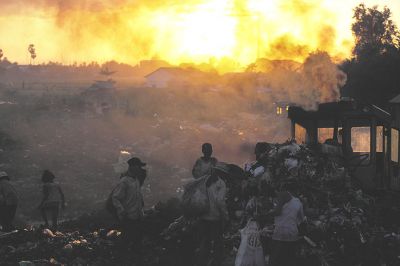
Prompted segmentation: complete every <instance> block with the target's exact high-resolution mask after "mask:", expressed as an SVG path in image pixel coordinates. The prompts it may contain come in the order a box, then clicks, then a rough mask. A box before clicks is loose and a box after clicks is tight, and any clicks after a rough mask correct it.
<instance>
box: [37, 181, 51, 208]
mask: <svg viewBox="0 0 400 266" xmlns="http://www.w3.org/2000/svg"><path fill="white" fill-rule="evenodd" d="M48 198H49V189H48V187H47V186H43V199H42V201H41V202H40V205H39V208H41V207H42V206H43V203H44V202H45V201H46V200H47V199H48Z"/></svg>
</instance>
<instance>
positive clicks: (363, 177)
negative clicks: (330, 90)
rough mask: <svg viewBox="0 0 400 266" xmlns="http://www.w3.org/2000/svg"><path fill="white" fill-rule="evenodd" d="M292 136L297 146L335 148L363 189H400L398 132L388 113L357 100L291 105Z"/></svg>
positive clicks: (392, 118)
mask: <svg viewBox="0 0 400 266" xmlns="http://www.w3.org/2000/svg"><path fill="white" fill-rule="evenodd" d="M288 117H289V119H290V120H291V124H292V126H291V135H292V138H293V139H295V140H296V141H297V143H305V144H311V145H312V144H318V143H321V144H325V145H328V146H333V147H336V148H337V150H339V151H340V154H341V156H342V158H343V160H344V162H345V165H346V166H347V167H348V169H351V175H352V177H353V178H354V179H355V180H356V181H357V183H358V184H360V185H361V186H362V188H364V189H371V190H372V189H389V188H390V189H396V190H397V189H399V188H400V186H399V185H400V182H399V174H400V172H399V130H398V128H396V127H395V123H394V121H395V119H394V117H393V116H392V114H390V113H389V112H387V111H385V110H383V109H381V108H379V107H378V106H375V105H368V104H359V103H357V102H355V101H340V102H331V103H324V104H319V105H318V107H317V109H316V110H305V109H303V108H301V107H297V106H291V107H289V110H288Z"/></svg>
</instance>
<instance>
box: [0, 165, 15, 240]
mask: <svg viewBox="0 0 400 266" xmlns="http://www.w3.org/2000/svg"><path fill="white" fill-rule="evenodd" d="M17 205H18V195H17V192H16V190H15V189H14V187H13V186H12V185H11V183H10V178H9V176H8V174H7V173H6V172H3V171H1V172H0V225H1V230H2V231H3V232H10V231H12V230H13V229H14V228H13V225H12V221H13V220H14V217H15V213H16V211H17Z"/></svg>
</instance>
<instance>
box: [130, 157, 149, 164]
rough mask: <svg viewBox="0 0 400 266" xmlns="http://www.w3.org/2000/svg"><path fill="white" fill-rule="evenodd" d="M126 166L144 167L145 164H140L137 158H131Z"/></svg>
mask: <svg viewBox="0 0 400 266" xmlns="http://www.w3.org/2000/svg"><path fill="white" fill-rule="evenodd" d="M128 165H129V166H136V165H137V166H146V163H144V162H142V161H141V160H140V159H139V158H137V157H132V158H130V159H129V160H128Z"/></svg>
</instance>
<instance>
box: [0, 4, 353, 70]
mask: <svg viewBox="0 0 400 266" xmlns="http://www.w3.org/2000/svg"><path fill="white" fill-rule="evenodd" d="M10 2H13V1H10ZM32 2H36V1H32ZM164 2H165V3H164ZM164 2H162V1H158V0H155V1H144V0H142V1H139V0H137V1H133V0H117V1H111V0H97V1H96V0H91V1H90V0H87V1H78V0H65V1H38V3H36V4H33V3H30V4H29V3H28V4H26V3H24V5H25V4H26V5H27V8H25V9H23V10H21V8H20V7H21V3H20V0H17V1H16V3H17V4H15V5H13V4H12V3H8V4H7V3H3V2H0V5H2V8H3V10H5V11H4V12H3V13H4V14H7V15H1V16H0V25H1V26H0V34H1V35H2V40H1V41H0V46H1V48H2V49H3V50H4V52H5V56H7V57H8V58H9V59H10V60H12V61H19V62H21V61H22V62H25V63H26V62H27V60H28V56H27V51H26V47H27V45H28V44H30V43H34V44H35V47H36V49H37V55H38V58H37V61H38V62H46V61H49V60H52V61H60V62H62V63H72V62H74V61H77V62H83V61H86V62H88V61H98V62H104V61H107V60H117V61H121V62H126V63H131V64H135V63H138V62H139V61H140V60H142V59H149V58H159V59H164V60H167V61H169V62H171V63H173V64H180V63H186V62H189V63H194V64H201V63H208V64H211V65H213V66H214V67H216V68H219V69H221V70H230V69H235V68H238V67H244V66H246V65H248V64H249V63H252V62H254V61H255V60H256V59H257V58H261V57H265V58H270V59H291V60H297V61H302V60H304V59H305V58H306V57H307V55H308V54H309V53H310V52H313V51H315V50H323V51H327V52H328V53H329V54H330V55H332V56H333V57H335V58H338V59H342V58H344V57H347V56H349V54H350V51H351V48H352V45H353V42H352V37H351V32H350V22H351V15H352V14H351V8H352V6H349V9H348V12H345V13H343V12H341V10H339V11H338V12H334V11H333V9H332V6H331V5H330V4H329V3H331V4H332V2H335V1H327V0H280V1H278V0H242V1H240V0H188V1H176V0H169V1H164ZM18 3H20V4H19V5H18ZM39 3H40V4H39ZM342 13H343V14H342ZM344 15H345V16H346V19H343V17H342V16H344ZM343 21H346V22H347V24H343ZM344 27H346V28H344ZM4 36H9V38H5V37H4ZM25 46H26V47H25Z"/></svg>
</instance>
